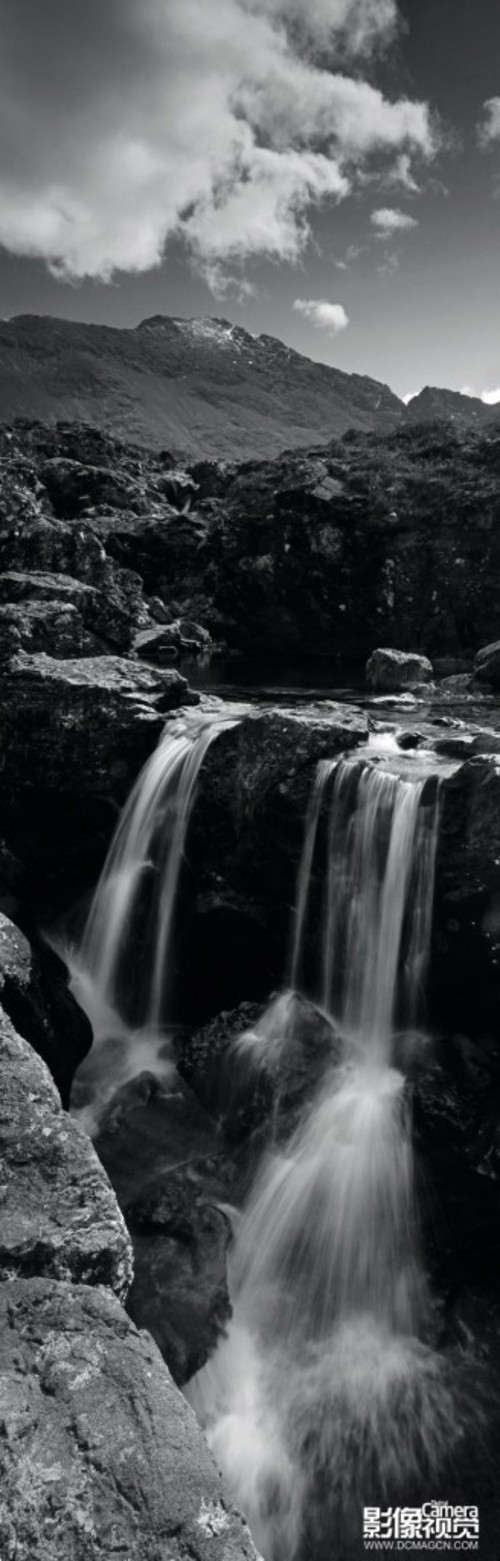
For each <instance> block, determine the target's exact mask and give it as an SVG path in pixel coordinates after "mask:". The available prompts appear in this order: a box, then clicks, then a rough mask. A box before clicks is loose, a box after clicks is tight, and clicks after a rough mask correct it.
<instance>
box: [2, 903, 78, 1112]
mask: <svg viewBox="0 0 500 1561" xmlns="http://www.w3.org/2000/svg"><path fill="white" fill-rule="evenodd" d="M0 1000H1V1003H2V1006H3V1008H4V1009H5V1012H6V1014H8V1016H9V1018H10V1019H11V1020H12V1023H13V1024H14V1025H15V1027H16V1029H17V1030H19V1032H20V1034H21V1035H23V1036H24V1038H25V1039H26V1040H28V1041H29V1042H30V1045H31V1046H33V1047H34V1049H35V1051H36V1052H38V1054H39V1056H40V1057H42V1058H43V1060H44V1062H46V1063H47V1066H48V1067H49V1068H50V1071H51V1074H52V1077H53V1079H54V1081H55V1083H56V1084H57V1087H58V1089H59V1092H60V1095H61V1099H62V1102H63V1105H64V1106H67V1105H68V1103H69V1092H70V1087H71V1081H72V1078H73V1074H74V1072H75V1068H77V1067H78V1064H79V1063H80V1062H81V1061H82V1059H83V1058H84V1057H85V1054H86V1052H88V1050H89V1048H90V1045H91V1042H92V1030H91V1027H90V1024H89V1021H88V1019H87V1017H86V1014H84V1013H83V1011H82V1009H81V1008H79V1007H78V1004H77V1003H76V1001H75V999H74V997H73V996H72V994H71V992H70V991H69V988H68V985H67V977H66V970H65V966H64V965H63V963H62V960H60V959H59V958H58V956H57V955H56V954H55V953H54V952H53V950H52V949H49V948H48V947H47V945H45V944H44V945H43V946H42V947H41V948H40V951H39V953H36V952H35V950H34V949H33V948H32V946H31V945H30V943H29V942H28V939H27V938H26V937H25V936H24V933H22V932H21V931H20V929H19V927H16V926H15V924H14V922H12V921H11V920H10V918H9V917H8V916H5V915H4V914H3V912H1V913H0Z"/></svg>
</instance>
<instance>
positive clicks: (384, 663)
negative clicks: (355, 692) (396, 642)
mask: <svg viewBox="0 0 500 1561" xmlns="http://www.w3.org/2000/svg"><path fill="white" fill-rule="evenodd" d="M431 678H432V662H430V661H429V660H428V658H427V656H421V655H417V654H416V653H414V652H408V651H402V650H374V651H373V653H372V655H371V656H370V658H369V660H368V661H367V663H366V680H367V683H368V685H369V687H370V688H374V689H382V690H384V691H387V692H390V691H391V690H392V689H394V690H395V691H398V690H400V689H405V688H408V685H409V684H420V683H424V684H425V683H428V682H429V681H430V680H431Z"/></svg>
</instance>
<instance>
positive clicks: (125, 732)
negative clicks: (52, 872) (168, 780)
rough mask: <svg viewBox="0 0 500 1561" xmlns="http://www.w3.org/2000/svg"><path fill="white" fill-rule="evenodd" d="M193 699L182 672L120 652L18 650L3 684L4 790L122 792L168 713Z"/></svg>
mask: <svg viewBox="0 0 500 1561" xmlns="http://www.w3.org/2000/svg"><path fill="white" fill-rule="evenodd" d="M193 698H194V696H192V695H190V693H189V689H188V684H187V681H186V679H185V678H183V677H181V675H180V673H179V672H177V671H174V670H172V671H163V670H160V669H158V670H153V669H152V668H150V667H145V666H143V665H141V664H139V663H134V662H131V661H127V660H125V659H124V658H122V657H119V656H96V657H84V658H83V659H78V660H73V659H69V660H62V659H60V660H58V659H56V658H55V657H52V656H44V655H39V656H26V655H24V654H20V655H18V656H15V657H14V658H13V660H12V661H11V663H10V665H9V668H8V671H7V672H6V673H5V674H4V676H3V678H2V686H1V689H0V716H1V720H2V733H3V744H2V754H1V759H0V789H2V788H3V787H7V788H8V789H9V790H16V791H17V792H19V791H22V792H29V791H33V790H34V789H38V790H41V791H45V792H57V793H68V792H73V793H76V794H77V795H78V796H85V795H88V794H89V793H90V794H93V795H96V794H97V795H102V794H104V795H107V796H110V795H111V796H115V797H117V798H124V797H125V796H126V795H127V792H128V790H129V789H130V785H131V782H132V780H133V779H134V778H135V775H136V774H137V772H138V770H139V769H140V768H141V765H142V764H143V763H144V761H145V760H146V759H147V758H148V757H149V754H150V753H151V752H152V750H153V748H154V747H155V745H156V742H157V740H158V737H159V735H160V732H161V731H162V728H163V725H164V720H165V716H166V715H167V714H168V713H169V712H170V711H171V710H175V709H177V708H178V707H179V706H180V705H182V704H184V703H186V702H189V700H190V699H191V700H192V699H193ZM35 734H36V736H35Z"/></svg>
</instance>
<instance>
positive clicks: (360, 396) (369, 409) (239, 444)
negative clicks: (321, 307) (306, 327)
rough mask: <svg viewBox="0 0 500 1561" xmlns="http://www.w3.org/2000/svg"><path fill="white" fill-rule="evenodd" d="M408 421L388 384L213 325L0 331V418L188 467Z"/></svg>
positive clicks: (9, 327)
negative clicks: (126, 445) (80, 434)
mask: <svg viewBox="0 0 500 1561" xmlns="http://www.w3.org/2000/svg"><path fill="white" fill-rule="evenodd" d="M405 416H406V414H405V408H404V405H403V403H402V402H401V401H400V400H399V399H398V397H397V396H395V395H394V394H393V392H392V391H391V390H389V389H388V387H387V386H386V385H382V384H379V383H378V381H376V380H373V379H369V378H368V377H365V376H364V375H359V374H344V373H342V372H341V371H340V370H339V369H335V368H329V367H327V366H326V365H325V364H322V363H314V362H313V361H312V360H311V359H309V358H304V357H302V356H301V354H300V353H298V352H293V351H292V349H291V348H290V347H285V346H284V345H283V343H282V342H280V341H276V340H275V339H274V337H272V336H258V337H254V336H251V335H250V334H249V332H248V331H245V330H243V329H242V327H241V326H238V325H231V323H230V322H229V321H228V320H222V319H200V320H185V319H170V318H168V317H166V316H162V315H160V316H157V317H155V318H154V319H151V320H144V321H143V323H142V324H141V325H139V326H137V327H136V328H135V329H133V330H116V329H113V328H111V327H109V326H102V325H83V324H79V323H76V322H73V321H67V320H58V319H51V318H50V317H47V316H38V315H19V316H18V317H17V318H15V319H13V320H10V321H7V322H4V323H3V324H1V325H0V420H1V421H2V422H4V423H6V422H11V421H12V420H13V419H14V418H16V417H27V418H43V419H44V421H45V422H48V423H55V422H57V420H58V419H61V420H64V421H80V422H86V423H91V424H94V425H96V426H97V427H99V428H101V429H102V430H103V431H105V432H107V433H109V434H113V435H115V436H117V437H118V438H122V439H126V440H133V441H135V442H136V443H138V444H142V445H145V446H147V447H149V448H150V449H157V450H159V449H162V448H167V449H170V450H173V451H175V452H184V453H186V454H187V455H188V456H191V457H207V456H208V457H218V458H219V459H228V458H232V459H235V458H236V459H242V458H246V457H250V458H251V457H255V456H256V455H260V456H261V457H266V456H267V457H268V456H272V455H276V454H279V453H280V451H281V450H283V449H286V448H297V447H301V446H308V445H311V444H318V443H322V442H325V443H326V442H327V441H328V440H329V439H331V438H332V437H335V436H338V435H340V434H343V433H344V432H345V431H346V430H347V429H349V428H356V429H360V430H365V431H367V432H369V431H371V430H380V431H381V432H385V431H387V430H388V429H390V428H392V427H394V426H396V425H397V424H398V423H399V422H400V421H401V420H402V419H404V418H405Z"/></svg>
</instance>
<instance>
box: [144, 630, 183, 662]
mask: <svg viewBox="0 0 500 1561" xmlns="http://www.w3.org/2000/svg"><path fill="white" fill-rule="evenodd" d="M179 649H180V645H179V636H178V635H176V634H173V633H172V630H171V628H170V627H165V628H153V629H141V630H140V631H139V633H138V634H136V635H135V636H134V650H135V652H136V655H137V656H139V657H140V660H141V661H150V662H153V663H155V664H157V665H158V666H168V665H169V663H170V662H172V661H177V658H178V655H179Z"/></svg>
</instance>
